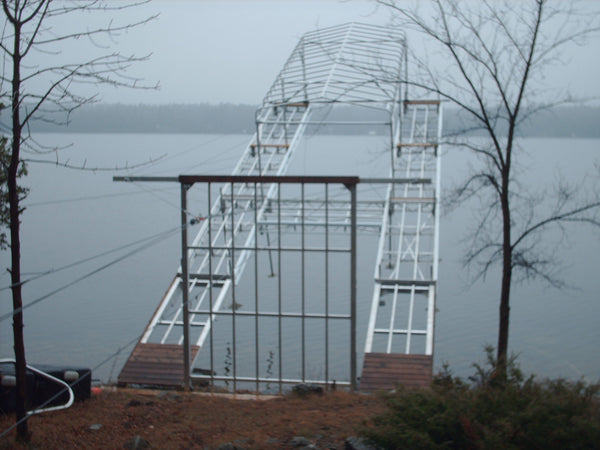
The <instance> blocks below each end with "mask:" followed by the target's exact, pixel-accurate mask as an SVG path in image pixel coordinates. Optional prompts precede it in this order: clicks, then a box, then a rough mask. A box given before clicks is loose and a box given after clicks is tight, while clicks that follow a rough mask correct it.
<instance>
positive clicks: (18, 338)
mask: <svg viewBox="0 0 600 450" xmlns="http://www.w3.org/2000/svg"><path fill="white" fill-rule="evenodd" d="M14 29H15V39H14V42H15V45H14V56H13V78H12V111H11V114H12V143H11V145H12V154H11V159H10V166H9V168H8V177H7V178H8V179H7V184H8V201H9V207H10V253H11V282H12V297H13V338H14V346H15V347H14V351H15V376H16V381H17V386H16V388H17V392H16V405H15V410H16V415H17V422H20V423H19V425H18V426H17V439H18V440H21V441H23V442H29V438H30V435H29V430H28V427H27V420H24V419H26V418H27V410H26V403H27V382H26V360H25V339H24V337H23V297H22V290H21V239H20V222H19V190H18V186H17V178H18V173H19V163H20V147H21V118H20V115H19V106H20V97H19V91H20V88H21V72H20V68H21V53H20V48H19V44H20V42H21V36H20V33H21V29H20V26H15V27H14Z"/></svg>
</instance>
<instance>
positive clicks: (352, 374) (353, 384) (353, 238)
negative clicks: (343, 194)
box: [348, 184, 356, 391]
mask: <svg viewBox="0 0 600 450" xmlns="http://www.w3.org/2000/svg"><path fill="white" fill-rule="evenodd" d="M348 188H349V189H350V385H351V387H352V390H353V391H355V390H356V184H353V185H351V186H348Z"/></svg>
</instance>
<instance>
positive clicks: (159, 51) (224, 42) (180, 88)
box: [100, 0, 600, 104]
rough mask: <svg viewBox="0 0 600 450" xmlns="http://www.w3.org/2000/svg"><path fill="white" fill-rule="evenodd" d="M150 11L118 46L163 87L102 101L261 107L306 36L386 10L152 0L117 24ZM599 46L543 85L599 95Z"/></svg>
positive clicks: (303, 1) (290, 0) (322, 0)
mask: <svg viewBox="0 0 600 450" xmlns="http://www.w3.org/2000/svg"><path fill="white" fill-rule="evenodd" d="M518 3H519V2H518V1H515V4H518ZM154 13H159V14H160V15H159V17H158V19H156V20H155V21H153V22H152V23H150V24H147V25H145V26H143V27H141V28H137V29H135V30H133V31H131V32H129V33H127V34H126V35H124V36H121V37H120V38H119V40H118V41H117V42H118V46H119V47H118V48H119V50H121V51H122V52H123V53H132V52H134V53H136V54H138V55H140V54H145V53H152V56H151V59H150V60H149V61H148V62H145V63H142V64H140V65H138V66H137V67H136V68H135V70H134V73H135V74H137V75H142V76H143V77H144V78H145V79H146V80H147V82H150V83H153V82H159V83H160V89H159V90H158V91H135V90H124V89H120V90H118V91H116V90H114V89H105V90H103V91H101V93H100V94H101V95H100V98H101V100H102V101H103V102H121V103H203V102H208V103H221V102H229V103H247V104H259V103H260V102H261V100H262V98H263V96H264V95H265V93H266V92H267V89H268V88H269V86H270V84H271V83H272V82H273V80H274V79H275V77H276V75H277V74H278V72H279V70H280V69H281V68H282V66H283V64H284V62H285V61H286V59H287V57H288V56H289V54H290V53H291V51H292V50H293V48H294V46H295V45H296V43H297V41H298V39H299V38H300V37H301V35H302V34H303V33H304V32H306V31H311V30H314V29H316V28H321V27H327V26H332V25H338V24H342V23H346V22H351V21H357V22H365V23H371V24H387V23H389V20H390V12H389V10H387V9H386V8H383V7H377V5H376V4H375V3H374V2H371V1H365V0H345V1H339V0H319V1H307V0H270V1H264V0H263V1H254V0H243V1H233V0H218V1H209V0H187V1H186V0H177V1H174V0H154V1H153V2H152V3H150V4H149V5H145V6H143V7H140V8H136V9H135V10H133V11H131V12H122V13H119V18H118V19H119V20H120V21H126V20H131V21H135V20H138V19H139V18H142V17H146V16H148V15H151V14H154ZM599 42H600V41H598V40H596V41H594V42H592V43H591V44H589V45H588V46H587V47H586V48H584V49H576V50H573V52H572V54H570V55H567V56H568V60H569V64H566V65H565V66H564V67H563V68H562V69H560V70H559V69H557V70H556V72H553V73H550V74H548V81H549V82H550V83H552V84H556V85H557V86H558V85H560V86H563V87H564V86H567V85H568V86H570V88H571V90H572V91H573V93H574V94H576V95H590V96H591V95H595V96H600V87H599V85H600V83H599V80H600V58H598V50H600V45H599ZM409 45H410V41H409ZM574 49H575V47H574Z"/></svg>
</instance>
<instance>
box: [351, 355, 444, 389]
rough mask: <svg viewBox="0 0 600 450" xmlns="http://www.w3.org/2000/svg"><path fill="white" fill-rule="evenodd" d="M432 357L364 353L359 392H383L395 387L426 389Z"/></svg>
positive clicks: (430, 375)
mask: <svg viewBox="0 0 600 450" xmlns="http://www.w3.org/2000/svg"><path fill="white" fill-rule="evenodd" d="M432 371H433V357H432V356H430V355H402V354H393V353H365V360H364V363H363V371H362V375H361V380H360V390H361V391H383V390H391V389H394V388H395V387H396V386H397V385H404V386H405V387H408V388H422V387H427V386H429V384H430V383H431V378H432Z"/></svg>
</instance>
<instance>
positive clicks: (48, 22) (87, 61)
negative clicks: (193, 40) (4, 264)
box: [0, 0, 154, 441]
mask: <svg viewBox="0 0 600 450" xmlns="http://www.w3.org/2000/svg"><path fill="white" fill-rule="evenodd" d="M138 5H139V3H120V2H104V1H88V0H84V1H68V2H66V1H52V0H12V1H9V0H2V13H3V15H4V26H3V30H2V36H1V41H0V51H1V53H2V56H3V64H2V69H1V70H2V71H1V72H0V101H1V102H2V103H3V104H4V105H6V108H7V109H8V112H9V118H10V119H9V121H7V122H8V123H4V121H3V122H2V125H3V126H4V127H5V129H8V130H10V138H9V142H8V145H7V146H6V148H5V150H4V152H3V155H2V159H1V161H2V171H3V176H2V181H4V182H5V183H6V196H7V197H8V201H7V203H8V217H7V219H8V224H9V228H10V239H9V242H8V244H9V245H10V251H11V268H10V274H11V287H12V298H13V334H14V350H15V360H16V379H17V386H16V391H17V395H16V416H17V423H18V425H17V439H19V440H23V441H28V440H29V431H28V427H27V421H26V420H25V419H26V414H27V413H26V410H25V405H26V390H25V370H26V360H25V344H24V340H23V312H22V306H23V299H22V292H21V285H22V284H21V257H20V235H19V233H20V226H19V216H20V214H21V212H22V206H21V205H20V201H21V200H22V196H23V194H24V191H23V190H22V188H20V187H19V184H18V179H19V176H20V175H22V174H23V173H24V171H25V164H26V158H24V157H23V154H24V153H25V152H29V153H38V154H39V153H42V154H43V153H47V152H48V149H44V147H43V146H41V145H39V144H38V143H37V142H35V141H34V140H33V139H32V137H31V135H30V134H29V125H30V123H31V122H32V121H34V120H50V121H55V122H61V123H68V121H69V116H70V114H71V113H72V112H73V111H74V110H75V109H77V108H79V107H81V106H82V105H84V104H86V103H90V102H92V101H94V100H95V95H94V94H91V95H90V94H89V91H90V86H92V88H94V87H96V86H97V85H111V86H114V87H129V88H142V89H143V88H153V86H146V85H144V84H143V82H142V80H141V79H138V78H132V77H131V76H130V75H129V74H128V71H127V70H128V69H129V67H130V66H131V65H132V64H134V63H136V62H139V61H142V60H144V59H146V58H147V56H142V57H138V56H128V55H123V54H121V53H120V52H118V51H117V52H113V51H112V50H111V49H110V46H107V45H105V44H104V43H103V42H104V41H102V39H104V40H106V39H108V42H109V43H110V44H112V46H114V43H115V38H117V37H118V36H119V34H121V33H124V32H127V31H129V30H131V29H132V28H135V27H137V26H140V25H142V24H145V23H147V22H148V21H150V20H152V19H153V18H154V17H146V18H144V19H142V20H140V21H137V22H135V23H127V24H124V25H118V24H116V23H115V22H114V21H113V19H114V18H115V17H118V15H119V13H120V12H122V11H123V10H124V9H128V8H132V7H135V6H138ZM101 14H104V17H106V22H105V25H101V26H98V27H94V26H92V27H89V28H86V18H90V17H92V16H93V17H94V18H96V17H97V16H99V15H101ZM65 15H68V16H69V17H70V18H71V20H70V21H68V22H67V21H64V20H63V21H62V22H61V23H62V25H61V26H60V27H58V26H53V25H54V23H55V20H56V19H60V18H62V17H64V16H65ZM65 24H69V25H68V26H67V29H65ZM85 40H89V43H90V46H89V47H90V51H89V52H88V56H85V57H83V58H82V57H80V56H74V55H70V54H67V53H66V52H63V51H62V49H63V48H64V46H65V45H68V44H69V43H71V42H75V41H77V42H80V41H85ZM73 58H75V59H76V60H75V61H73V60H72V59H73ZM40 61H42V62H40ZM44 61H45V62H44ZM53 150H54V149H53ZM65 164H66V163H62V165H65ZM3 193H4V190H3ZM3 202H4V199H3ZM5 206H6V204H5V203H3V205H2V207H3V210H4V209H5Z"/></svg>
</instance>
